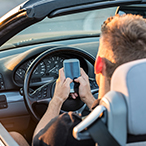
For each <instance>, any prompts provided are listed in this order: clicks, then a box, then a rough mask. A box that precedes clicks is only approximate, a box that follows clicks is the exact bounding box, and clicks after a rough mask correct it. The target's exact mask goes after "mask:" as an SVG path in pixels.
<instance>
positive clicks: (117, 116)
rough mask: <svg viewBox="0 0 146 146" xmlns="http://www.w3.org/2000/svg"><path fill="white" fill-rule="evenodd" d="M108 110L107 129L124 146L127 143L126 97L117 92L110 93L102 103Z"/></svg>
mask: <svg viewBox="0 0 146 146" xmlns="http://www.w3.org/2000/svg"><path fill="white" fill-rule="evenodd" d="M100 105H103V106H104V107H106V109H107V120H106V121H107V127H108V130H109V132H110V133H111V135H112V136H113V137H114V138H115V139H116V140H117V141H118V143H119V144H120V145H121V146H124V145H125V144H126V141H127V106H126V103H125V100H124V97H123V95H122V94H121V93H119V92H116V91H110V92H108V93H107V94H106V95H105V96H104V97H103V98H102V100H101V101H100Z"/></svg>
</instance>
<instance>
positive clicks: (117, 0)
mask: <svg viewBox="0 0 146 146" xmlns="http://www.w3.org/2000/svg"><path fill="white" fill-rule="evenodd" d="M144 3H146V1H145V0H127V1H125V0H28V1H26V2H23V3H22V4H20V5H19V6H17V7H16V8H14V9H12V10H11V11H9V12H8V13H7V14H5V15H4V16H2V17H1V18H0V46H1V47H0V122H1V124H2V125H3V126H2V125H1V130H0V131H1V134H0V136H1V137H0V140H1V143H2V144H3V145H13V144H12V143H13V141H12V139H11V138H10V137H9V135H7V134H6V133H7V131H8V132H9V131H17V132H19V133H21V134H22V135H23V136H24V137H25V139H26V140H27V141H28V143H30V144H31V141H32V135H33V132H34V129H35V127H36V125H37V123H38V121H39V120H40V118H41V117H42V115H43V114H44V113H45V111H46V108H47V106H48V104H49V102H50V100H51V98H52V96H53V92H54V87H55V82H56V79H57V78H58V71H59V69H60V68H62V67H63V60H65V59H70V58H77V59H79V60H80V65H81V67H82V68H83V69H84V70H85V71H86V73H87V74H88V76H89V80H90V86H91V92H92V93H93V95H94V96H95V98H98V85H97V84H96V81H95V78H94V77H95V75H94V61H95V58H96V54H97V52H98V46H99V38H100V27H101V24H102V23H103V21H104V20H106V19H107V18H108V17H110V16H114V15H115V14H118V13H119V15H121V14H124V13H132V14H140V15H142V16H143V17H144V18H145V17H146V7H145V6H146V5H145V4H144ZM68 111H74V112H76V113H82V115H84V116H86V115H88V114H89V113H90V111H89V109H88V108H87V106H86V105H85V104H84V103H83V102H82V101H81V100H80V99H76V100H73V99H72V98H71V97H69V98H68V99H67V101H66V102H65V103H64V104H63V106H62V109H61V113H63V112H68ZM75 137H76V136H75Z"/></svg>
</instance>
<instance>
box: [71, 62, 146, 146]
mask: <svg viewBox="0 0 146 146" xmlns="http://www.w3.org/2000/svg"><path fill="white" fill-rule="evenodd" d="M101 113H104V114H103V115H102V118H99V117H100V116H99V115H101ZM98 119H102V121H103V122H104V123H105V125H106V129H107V131H108V132H109V133H110V134H111V136H112V137H113V138H114V139H115V141H117V143H118V144H119V145H122V146H124V145H129V146H139V145H141V146H142V145H146V59H141V60H136V61H132V62H129V63H126V64H123V65H121V66H120V67H118V68H117V69H116V70H115V72H114V74H113V76H112V79H111V89H110V91H109V92H108V93H107V94H106V95H105V96H104V97H103V98H102V99H101V101H100V105H99V106H97V107H96V108H95V109H94V110H93V111H92V112H91V113H90V114H89V115H88V117H86V118H85V120H83V121H82V122H81V123H80V124H78V125H77V126H76V127H75V128H74V130H73V135H74V137H75V138H77V139H79V140H81V139H87V138H91V137H92V138H93V139H94V141H96V142H97V143H98V141H100V143H99V145H100V146H103V145H107V143H106V135H104V138H105V139H104V138H103V139H104V140H103V142H101V139H100V138H99V137H98V136H96V134H94V135H93V134H92V133H94V132H95V128H94V130H90V129H91V128H92V127H93V126H94V125H95V124H96V123H97V122H98ZM85 129H88V130H86V131H85ZM98 129H99V128H98ZM89 131H90V132H89ZM91 135H92V136H91ZM127 142H128V144H126V143H127ZM108 145H112V143H108Z"/></svg>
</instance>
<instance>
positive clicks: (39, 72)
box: [26, 59, 46, 77]
mask: <svg viewBox="0 0 146 146" xmlns="http://www.w3.org/2000/svg"><path fill="white" fill-rule="evenodd" d="M32 61H33V59H32V60H29V61H28V62H27V64H26V69H28V67H29V66H30V64H31V63H32ZM45 72H46V66H45V63H44V62H43V61H41V62H40V63H39V64H38V65H37V67H36V68H35V69H34V71H33V74H32V77H36V76H39V77H40V76H43V75H44V74H45Z"/></svg>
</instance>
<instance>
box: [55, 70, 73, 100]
mask: <svg viewBox="0 0 146 146" xmlns="http://www.w3.org/2000/svg"><path fill="white" fill-rule="evenodd" d="M72 81H73V80H72V79H70V78H65V75H64V71H63V68H61V69H60V70H59V78H58V79H57V81H56V86H55V92H54V96H53V98H57V99H59V100H60V101H61V103H63V102H64V101H65V100H66V99H67V98H68V96H69V93H70V83H71V82H72Z"/></svg>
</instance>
